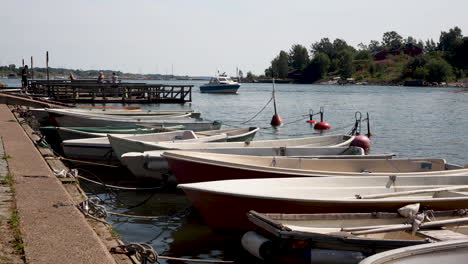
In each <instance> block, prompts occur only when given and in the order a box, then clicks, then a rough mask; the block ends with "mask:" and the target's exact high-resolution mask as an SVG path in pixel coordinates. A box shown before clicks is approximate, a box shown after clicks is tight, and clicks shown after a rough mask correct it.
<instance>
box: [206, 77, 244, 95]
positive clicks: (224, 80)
mask: <svg viewBox="0 0 468 264" xmlns="http://www.w3.org/2000/svg"><path fill="white" fill-rule="evenodd" d="M239 88H240V84H239V83H238V82H236V81H234V80H232V79H231V78H230V77H228V76H227V75H225V74H221V75H219V76H217V77H213V78H211V79H210V82H209V83H207V84H203V85H201V86H200V92H202V93H230V94H235V93H237V90H238V89H239Z"/></svg>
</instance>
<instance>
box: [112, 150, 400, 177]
mask: <svg viewBox="0 0 468 264" xmlns="http://www.w3.org/2000/svg"><path fill="white" fill-rule="evenodd" d="M165 151H166V150H152V151H145V152H128V153H125V154H123V155H122V156H121V157H120V161H121V162H122V164H123V165H125V166H126V167H127V168H128V169H129V170H130V171H131V172H132V174H133V175H134V176H135V177H146V178H155V179H159V180H161V174H162V173H166V172H167V171H168V170H169V166H168V164H167V160H166V159H165V158H164V157H163V156H162V154H163V153H164V152H165ZM189 151H190V152H203V153H221V154H234V155H252V156H288V157H307V158H316V159H350V158H363V159H382V158H392V157H393V156H394V154H382V155H365V152H364V149H362V148H360V147H349V148H345V147H338V148H301V147H289V148H216V149H192V150H189ZM171 180H173V181H174V182H175V179H171Z"/></svg>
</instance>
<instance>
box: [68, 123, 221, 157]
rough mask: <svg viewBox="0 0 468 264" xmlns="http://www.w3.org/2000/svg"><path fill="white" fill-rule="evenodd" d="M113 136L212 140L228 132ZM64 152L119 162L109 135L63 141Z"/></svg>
mask: <svg viewBox="0 0 468 264" xmlns="http://www.w3.org/2000/svg"><path fill="white" fill-rule="evenodd" d="M107 136H111V137H113V138H117V137H125V138H135V139H141V140H153V141H161V142H162V141H179V140H187V141H210V140H219V139H222V138H226V134H218V135H213V136H208V137H203V138H199V137H198V136H197V135H196V134H195V133H194V132H193V131H191V130H179V131H172V132H163V133H153V134H140V135H126V134H108V135H107ZM62 148H63V152H64V154H65V156H66V157H68V158H72V159H79V160H95V161H107V162H111V163H118V157H117V156H116V154H115V153H114V152H113V151H112V146H111V144H110V142H109V139H108V138H107V137H97V138H84V139H71V140H64V141H63V142H62Z"/></svg>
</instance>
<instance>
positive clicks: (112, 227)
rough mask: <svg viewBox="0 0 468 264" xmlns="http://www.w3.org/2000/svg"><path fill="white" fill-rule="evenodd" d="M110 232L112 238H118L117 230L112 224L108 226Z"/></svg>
mask: <svg viewBox="0 0 468 264" xmlns="http://www.w3.org/2000/svg"><path fill="white" fill-rule="evenodd" d="M110 232H111V235H112V237H113V238H115V239H120V234H119V233H118V232H117V231H115V228H114V226H113V225H111V226H110Z"/></svg>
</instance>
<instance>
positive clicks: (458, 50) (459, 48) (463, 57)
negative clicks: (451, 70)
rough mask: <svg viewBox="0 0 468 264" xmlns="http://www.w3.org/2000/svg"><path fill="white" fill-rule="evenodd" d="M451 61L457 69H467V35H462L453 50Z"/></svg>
mask: <svg viewBox="0 0 468 264" xmlns="http://www.w3.org/2000/svg"><path fill="white" fill-rule="evenodd" d="M452 63H453V65H454V66H455V67H458V68H459V69H468V37H464V38H463V39H462V40H461V41H460V43H459V44H458V45H456V47H455V49H454V50H453V59H452Z"/></svg>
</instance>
